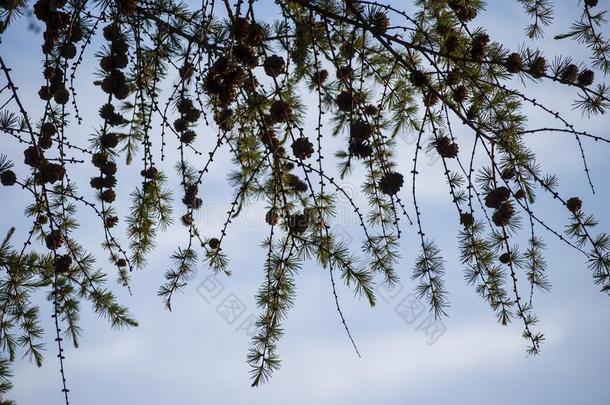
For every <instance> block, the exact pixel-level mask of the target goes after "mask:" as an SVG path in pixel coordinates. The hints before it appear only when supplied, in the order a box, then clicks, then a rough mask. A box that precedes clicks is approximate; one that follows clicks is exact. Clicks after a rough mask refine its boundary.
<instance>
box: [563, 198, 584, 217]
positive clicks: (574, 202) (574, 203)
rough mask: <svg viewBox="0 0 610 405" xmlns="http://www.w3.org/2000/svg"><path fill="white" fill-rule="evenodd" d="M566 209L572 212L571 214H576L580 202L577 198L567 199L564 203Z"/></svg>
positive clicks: (580, 204) (580, 205)
mask: <svg viewBox="0 0 610 405" xmlns="http://www.w3.org/2000/svg"><path fill="white" fill-rule="evenodd" d="M566 207H568V209H569V210H570V212H572V213H573V214H576V213H578V212H579V211H580V210H581V208H582V201H581V199H580V198H578V197H572V198H570V199H568V201H566Z"/></svg>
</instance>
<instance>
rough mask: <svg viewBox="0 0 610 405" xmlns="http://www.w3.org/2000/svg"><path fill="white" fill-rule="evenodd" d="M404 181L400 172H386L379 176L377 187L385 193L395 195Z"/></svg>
mask: <svg viewBox="0 0 610 405" xmlns="http://www.w3.org/2000/svg"><path fill="white" fill-rule="evenodd" d="M403 183H404V178H403V176H402V174H400V173H397V172H388V173H386V174H384V175H383V176H382V177H381V180H380V181H379V189H380V190H381V192H382V193H384V194H387V195H395V194H396V193H398V191H399V190H400V189H401V187H402V185H403Z"/></svg>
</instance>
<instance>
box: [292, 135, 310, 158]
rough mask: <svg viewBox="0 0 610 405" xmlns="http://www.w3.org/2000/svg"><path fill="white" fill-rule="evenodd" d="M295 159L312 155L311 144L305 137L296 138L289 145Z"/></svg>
mask: <svg viewBox="0 0 610 405" xmlns="http://www.w3.org/2000/svg"><path fill="white" fill-rule="evenodd" d="M291 147H292V153H293V154H294V156H295V157H296V158H297V159H308V158H310V157H311V155H313V152H314V150H313V144H312V143H311V142H310V141H309V139H307V138H305V137H301V138H297V139H296V140H295V141H294V142H293V143H292V145H291Z"/></svg>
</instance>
